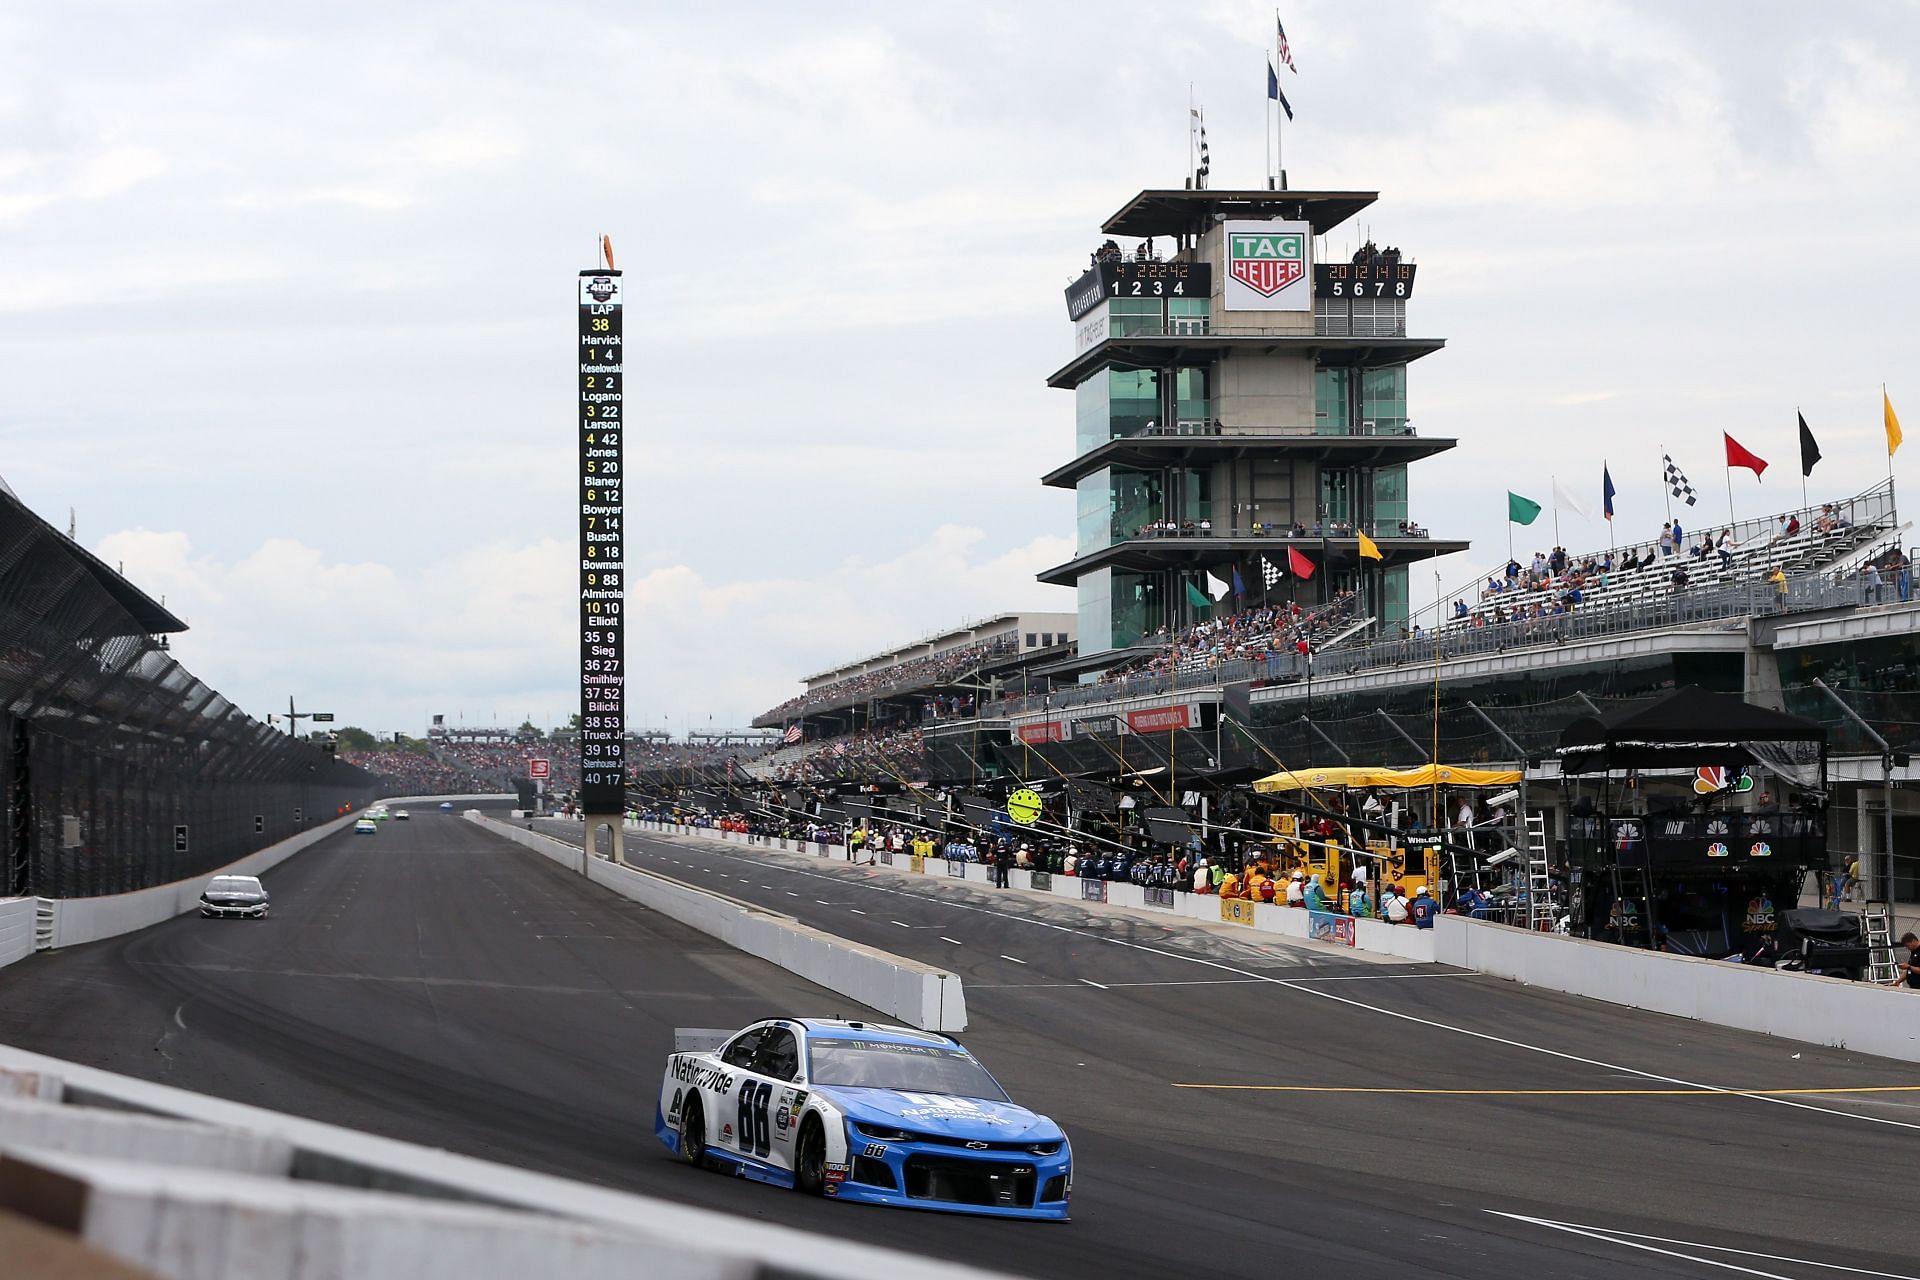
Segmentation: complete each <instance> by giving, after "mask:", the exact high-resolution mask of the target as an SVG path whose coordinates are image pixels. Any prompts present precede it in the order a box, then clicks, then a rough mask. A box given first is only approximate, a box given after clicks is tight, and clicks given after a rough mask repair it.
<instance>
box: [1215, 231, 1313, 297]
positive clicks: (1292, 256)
mask: <svg viewBox="0 0 1920 1280" xmlns="http://www.w3.org/2000/svg"><path fill="white" fill-rule="evenodd" d="M1227 274H1228V275H1230V276H1232V277H1233V278H1234V279H1235V280H1238V281H1239V282H1240V283H1241V284H1244V285H1246V286H1247V288H1249V289H1252V290H1253V291H1254V292H1255V293H1258V294H1259V295H1260V296H1262V297H1265V298H1271V297H1272V296H1273V295H1274V294H1276V293H1278V292H1280V291H1281V290H1282V289H1284V288H1286V287H1287V286H1288V285H1290V284H1295V283H1297V282H1298V281H1299V280H1301V279H1302V278H1303V277H1304V276H1305V275H1306V274H1307V238H1306V237H1305V236H1303V235H1301V234H1300V233H1298V232H1296V231H1284V232H1280V231H1260V232H1248V231H1237V232H1234V233H1232V234H1231V235H1229V236H1228V237H1227Z"/></svg>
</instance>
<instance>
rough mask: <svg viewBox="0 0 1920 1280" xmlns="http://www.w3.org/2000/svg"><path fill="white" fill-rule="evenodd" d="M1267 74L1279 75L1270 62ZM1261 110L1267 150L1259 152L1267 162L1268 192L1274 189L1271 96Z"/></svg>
mask: <svg viewBox="0 0 1920 1280" xmlns="http://www.w3.org/2000/svg"><path fill="white" fill-rule="evenodd" d="M1267 74H1268V75H1269V76H1278V75H1279V74H1280V73H1279V71H1278V69H1276V68H1275V67H1274V65H1273V63H1272V62H1268V63H1267ZM1261 88H1262V89H1264V88H1266V86H1265V85H1262V86H1261ZM1262 110H1263V111H1264V112H1265V115H1266V122H1267V149H1266V150H1265V151H1263V152H1261V155H1262V157H1263V158H1264V159H1265V160H1266V162H1267V190H1269V191H1271V190H1273V187H1274V170H1273V113H1274V110H1275V105H1274V102H1273V100H1272V95H1268V100H1267V104H1266V106H1265V107H1263V108H1262Z"/></svg>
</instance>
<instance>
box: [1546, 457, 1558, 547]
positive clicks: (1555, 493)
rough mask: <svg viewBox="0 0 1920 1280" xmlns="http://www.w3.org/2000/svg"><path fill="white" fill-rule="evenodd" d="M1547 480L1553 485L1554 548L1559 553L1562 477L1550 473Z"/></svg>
mask: <svg viewBox="0 0 1920 1280" xmlns="http://www.w3.org/2000/svg"><path fill="white" fill-rule="evenodd" d="M1547 479H1548V480H1549V481H1551V482H1552V483H1553V546H1554V549H1555V550H1556V551H1557V550H1559V548H1560V477H1559V476H1557V475H1553V474H1551V473H1549V474H1548V476H1547Z"/></svg>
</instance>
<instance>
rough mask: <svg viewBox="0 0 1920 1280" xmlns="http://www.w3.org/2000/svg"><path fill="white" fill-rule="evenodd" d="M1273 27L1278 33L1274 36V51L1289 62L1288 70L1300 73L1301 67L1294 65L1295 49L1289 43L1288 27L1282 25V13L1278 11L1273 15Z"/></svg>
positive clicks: (1284, 60)
mask: <svg viewBox="0 0 1920 1280" xmlns="http://www.w3.org/2000/svg"><path fill="white" fill-rule="evenodd" d="M1273 29H1274V31H1275V32H1276V33H1277V35H1276V36H1275V38H1274V45H1273V48H1274V52H1276V53H1278V54H1279V55H1280V61H1282V62H1284V63H1286V64H1287V70H1289V71H1291V72H1293V74H1295V75H1299V74H1300V68H1298V67H1296V66H1294V65H1293V50H1292V48H1290V47H1289V46H1288V44H1287V29H1286V28H1285V27H1283V26H1281V25H1280V15H1279V14H1277V13H1276V14H1274V15H1273Z"/></svg>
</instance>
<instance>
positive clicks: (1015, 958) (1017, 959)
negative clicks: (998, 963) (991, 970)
mask: <svg viewBox="0 0 1920 1280" xmlns="http://www.w3.org/2000/svg"><path fill="white" fill-rule="evenodd" d="M1000 958H1001V959H1002V960H1011V961H1013V962H1014V963H1015V964H1025V963H1026V961H1025V960H1022V959H1021V958H1020V957H1019V956H1010V955H1007V954H1006V953H1005V952H1002V953H1001V954H1000Z"/></svg>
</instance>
